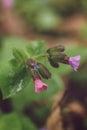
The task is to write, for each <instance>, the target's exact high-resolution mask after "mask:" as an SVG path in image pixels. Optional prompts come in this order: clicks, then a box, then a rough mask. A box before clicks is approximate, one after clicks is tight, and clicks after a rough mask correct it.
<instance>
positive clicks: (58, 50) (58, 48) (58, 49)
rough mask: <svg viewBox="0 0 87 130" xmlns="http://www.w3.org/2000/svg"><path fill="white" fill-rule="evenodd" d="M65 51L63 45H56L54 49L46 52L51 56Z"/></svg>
mask: <svg viewBox="0 0 87 130" xmlns="http://www.w3.org/2000/svg"><path fill="white" fill-rule="evenodd" d="M64 50H65V48H64V46H63V45H58V46H56V47H52V48H49V49H48V50H47V52H48V53H49V54H52V53H53V52H63V51H64Z"/></svg>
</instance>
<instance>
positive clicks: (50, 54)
mask: <svg viewBox="0 0 87 130" xmlns="http://www.w3.org/2000/svg"><path fill="white" fill-rule="evenodd" d="M64 50H65V48H64V46H62V45H58V46H56V47H52V48H49V49H48V50H47V51H46V53H45V54H44V56H46V57H47V58H48V61H49V62H50V65H51V66H52V67H55V68H58V67H59V63H63V64H67V65H70V66H71V67H72V68H73V69H74V70H75V71H77V69H78V67H79V65H80V62H79V61H80V55H77V56H75V57H69V56H67V55H66V54H65V53H64ZM26 64H27V66H28V68H29V71H30V73H31V76H32V79H33V81H34V86H35V92H36V93H40V92H42V91H45V90H47V88H48V86H47V85H46V84H45V83H43V82H42V80H41V78H45V79H49V78H51V73H50V72H49V70H48V69H47V67H46V66H45V65H43V64H42V63H39V62H37V61H36V60H35V59H33V58H29V59H28V60H27V63H26Z"/></svg>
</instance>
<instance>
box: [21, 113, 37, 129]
mask: <svg viewBox="0 0 87 130" xmlns="http://www.w3.org/2000/svg"><path fill="white" fill-rule="evenodd" d="M20 118H21V123H22V130H37V128H36V126H35V124H34V123H33V122H32V121H31V120H30V119H29V118H27V117H25V116H23V115H21V116H20Z"/></svg>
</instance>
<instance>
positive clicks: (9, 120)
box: [0, 113, 22, 130]
mask: <svg viewBox="0 0 87 130" xmlns="http://www.w3.org/2000/svg"><path fill="white" fill-rule="evenodd" d="M0 130H22V125H21V122H20V119H19V117H18V115H17V114H16V113H11V114H7V115H4V116H2V117H1V118H0Z"/></svg>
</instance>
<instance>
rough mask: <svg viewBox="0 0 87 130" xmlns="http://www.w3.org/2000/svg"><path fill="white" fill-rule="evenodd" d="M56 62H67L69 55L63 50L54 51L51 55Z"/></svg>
mask: <svg viewBox="0 0 87 130" xmlns="http://www.w3.org/2000/svg"><path fill="white" fill-rule="evenodd" d="M49 57H50V58H51V59H52V60H53V61H54V62H60V63H64V64H67V59H68V57H67V55H66V54H64V53H63V52H54V53H53V54H52V55H51V56H49Z"/></svg>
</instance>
